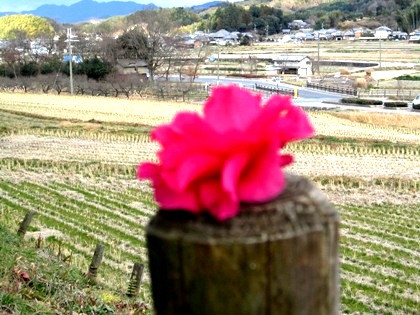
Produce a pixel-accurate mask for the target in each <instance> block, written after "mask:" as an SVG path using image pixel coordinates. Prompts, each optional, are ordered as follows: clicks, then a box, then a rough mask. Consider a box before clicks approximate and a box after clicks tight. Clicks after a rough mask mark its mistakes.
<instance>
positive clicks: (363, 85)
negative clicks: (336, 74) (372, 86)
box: [353, 78, 367, 89]
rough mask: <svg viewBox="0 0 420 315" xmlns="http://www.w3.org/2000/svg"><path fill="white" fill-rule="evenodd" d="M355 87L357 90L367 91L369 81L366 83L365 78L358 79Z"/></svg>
mask: <svg viewBox="0 0 420 315" xmlns="http://www.w3.org/2000/svg"><path fill="white" fill-rule="evenodd" d="M353 86H354V87H355V88H361V89H366V88H367V81H366V79H365V78H356V81H354V84H353Z"/></svg>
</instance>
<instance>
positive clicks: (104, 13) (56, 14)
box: [0, 0, 159, 23]
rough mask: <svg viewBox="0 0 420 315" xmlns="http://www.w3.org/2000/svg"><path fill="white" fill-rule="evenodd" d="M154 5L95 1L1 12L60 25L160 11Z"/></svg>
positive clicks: (0, 14) (1, 13) (86, 0)
mask: <svg viewBox="0 0 420 315" xmlns="http://www.w3.org/2000/svg"><path fill="white" fill-rule="evenodd" d="M158 8H159V7H157V6H156V5H154V4H153V3H149V4H139V3H135V2H132V1H129V2H125V1H111V2H101V3H99V2H96V1H94V0H82V1H80V2H77V3H75V4H72V5H69V6H67V5H54V4H47V5H42V6H40V7H39V8H37V9H35V10H32V11H24V12H19V13H16V12H15V13H12V12H0V16H4V15H10V14H33V15H37V16H41V17H46V18H50V19H53V20H55V21H57V22H59V23H78V22H86V21H90V20H102V19H107V18H110V17H112V16H117V15H128V14H131V13H134V12H136V11H141V10H153V9H158Z"/></svg>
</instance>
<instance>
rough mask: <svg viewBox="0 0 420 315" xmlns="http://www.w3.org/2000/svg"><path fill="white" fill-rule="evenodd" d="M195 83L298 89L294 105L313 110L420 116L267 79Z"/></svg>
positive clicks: (214, 78) (209, 79)
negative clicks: (348, 102) (344, 101)
mask: <svg viewBox="0 0 420 315" xmlns="http://www.w3.org/2000/svg"><path fill="white" fill-rule="evenodd" d="M195 82H199V83H208V84H211V85H212V86H215V85H217V83H219V84H222V85H227V84H238V85H240V86H242V87H245V88H248V89H251V90H254V89H255V84H256V83H259V84H264V85H268V86H273V87H279V88H285V89H295V88H297V89H298V95H299V96H298V97H297V98H294V99H293V103H294V104H296V105H298V106H302V107H311V108H314V107H316V108H320V109H321V108H322V109H347V110H348V109H350V110H362V111H371V112H389V113H396V112H397V113H400V114H412V115H419V114H420V112H419V111H410V110H409V109H402V110H392V109H384V108H378V107H375V108H371V107H362V106H352V105H345V104H340V100H341V99H342V98H343V97H351V96H349V95H345V94H339V93H333V92H327V91H319V90H314V89H308V88H306V87H296V86H294V85H291V84H285V83H281V82H279V83H276V82H273V81H269V80H267V79H245V78H232V77H224V76H223V77H222V76H220V77H217V76H200V77H198V78H196V79H195Z"/></svg>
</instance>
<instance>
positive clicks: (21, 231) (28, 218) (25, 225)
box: [17, 211, 36, 237]
mask: <svg viewBox="0 0 420 315" xmlns="http://www.w3.org/2000/svg"><path fill="white" fill-rule="evenodd" d="M35 214H36V211H29V212H28V213H26V215H25V218H24V219H23V221H22V222H21V223H20V225H19V229H18V231H17V234H18V235H19V236H21V237H24V236H25V234H26V232H27V231H28V228H29V225H30V224H31V221H32V218H33V217H34V215H35Z"/></svg>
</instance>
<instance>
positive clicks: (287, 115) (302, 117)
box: [266, 96, 315, 147]
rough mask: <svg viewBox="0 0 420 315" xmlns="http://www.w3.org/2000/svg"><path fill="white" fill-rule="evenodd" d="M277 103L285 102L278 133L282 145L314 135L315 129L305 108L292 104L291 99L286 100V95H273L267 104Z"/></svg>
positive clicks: (278, 124)
mask: <svg viewBox="0 0 420 315" xmlns="http://www.w3.org/2000/svg"><path fill="white" fill-rule="evenodd" d="M276 103H282V104H283V107H282V110H281V111H280V117H279V120H278V123H277V135H278V137H279V139H280V143H281V146H282V147H283V146H284V145H286V144H287V143H288V142H291V141H295V140H300V139H305V138H309V137H311V136H313V134H314V133H315V130H314V128H313V126H312V124H311V122H310V121H309V118H308V116H307V115H306V114H305V112H304V111H303V109H301V108H300V107H298V106H294V105H292V104H291V102H290V101H289V102H288V103H286V102H284V97H280V96H273V97H271V98H270V99H269V101H268V102H267V105H266V106H275V104H276ZM273 104H274V105H273Z"/></svg>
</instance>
